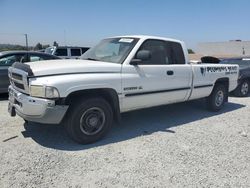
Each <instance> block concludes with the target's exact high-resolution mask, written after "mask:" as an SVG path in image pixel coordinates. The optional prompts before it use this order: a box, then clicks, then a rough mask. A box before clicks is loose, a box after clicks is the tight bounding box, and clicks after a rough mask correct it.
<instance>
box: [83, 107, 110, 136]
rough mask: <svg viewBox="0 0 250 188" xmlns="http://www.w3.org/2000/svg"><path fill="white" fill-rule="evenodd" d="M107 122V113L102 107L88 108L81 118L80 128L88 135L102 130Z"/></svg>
mask: <svg viewBox="0 0 250 188" xmlns="http://www.w3.org/2000/svg"><path fill="white" fill-rule="evenodd" d="M104 123H105V114H104V111H103V110H102V109H101V108H98V107H92V108H89V109H88V110H86V111H85V112H84V113H83V114H82V116H81V118H80V129H81V131H82V132H83V133H84V134H86V135H94V134H97V133H98V132H100V131H101V130H102V128H103V126H104Z"/></svg>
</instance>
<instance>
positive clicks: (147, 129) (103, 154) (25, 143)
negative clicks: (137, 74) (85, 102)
mask: <svg viewBox="0 0 250 188" xmlns="http://www.w3.org/2000/svg"><path fill="white" fill-rule="evenodd" d="M0 165H1V166H0V187H1V188H4V187H84V188H86V187H249V185H250V98H249V97H248V98H230V100H229V103H228V104H227V105H226V106H225V108H224V109H223V110H222V111H221V112H219V113H212V112H207V111H206V109H205V107H204V105H203V103H201V101H193V102H188V103H181V104H174V105H168V106H164V107H157V108H153V109H147V110H140V111H135V112H130V113H126V114H123V116H122V123H121V125H114V127H113V129H112V130H111V131H110V133H109V134H108V135H107V136H106V137H105V138H104V139H103V140H102V141H99V142H97V143H95V144H91V145H87V146H86V145H85V146H83V145H79V144H76V143H74V142H72V141H71V140H70V139H69V138H68V137H67V135H66V133H65V132H64V130H63V129H62V127H60V126H55V125H40V124H29V125H26V124H24V121H23V120H22V119H21V118H19V117H15V118H11V117H10V116H9V115H8V114H7V101H6V100H5V99H1V101H0Z"/></svg>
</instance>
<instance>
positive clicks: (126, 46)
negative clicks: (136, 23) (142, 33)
mask: <svg viewBox="0 0 250 188" xmlns="http://www.w3.org/2000/svg"><path fill="white" fill-rule="evenodd" d="M137 42H138V39H137V38H109V39H104V40H102V41H101V42H100V43H99V44H98V45H96V46H95V47H93V48H91V49H90V50H88V51H87V52H86V53H85V54H83V55H82V56H81V57H80V59H86V60H93V61H104V62H110V63H120V64H121V63H122V62H123V61H124V60H125V59H126V57H127V56H128V54H129V53H130V51H131V50H132V49H133V47H134V46H135V44H136V43H137Z"/></svg>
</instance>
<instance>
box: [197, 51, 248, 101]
mask: <svg viewBox="0 0 250 188" xmlns="http://www.w3.org/2000/svg"><path fill="white" fill-rule="evenodd" d="M201 62H202V63H215V64H236V65H239V79H238V86H237V88H236V89H235V90H234V91H232V94H234V95H235V96H237V97H246V96H248V94H249V92H250V90H249V87H250V57H241V58H221V59H218V58H216V57H212V56H204V57H202V58H201Z"/></svg>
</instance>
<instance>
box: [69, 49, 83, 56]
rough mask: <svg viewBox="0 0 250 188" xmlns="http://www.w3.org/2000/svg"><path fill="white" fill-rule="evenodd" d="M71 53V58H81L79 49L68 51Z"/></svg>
mask: <svg viewBox="0 0 250 188" xmlns="http://www.w3.org/2000/svg"><path fill="white" fill-rule="evenodd" d="M70 51H71V56H81V50H80V48H79V49H74V48H73V49H70Z"/></svg>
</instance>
